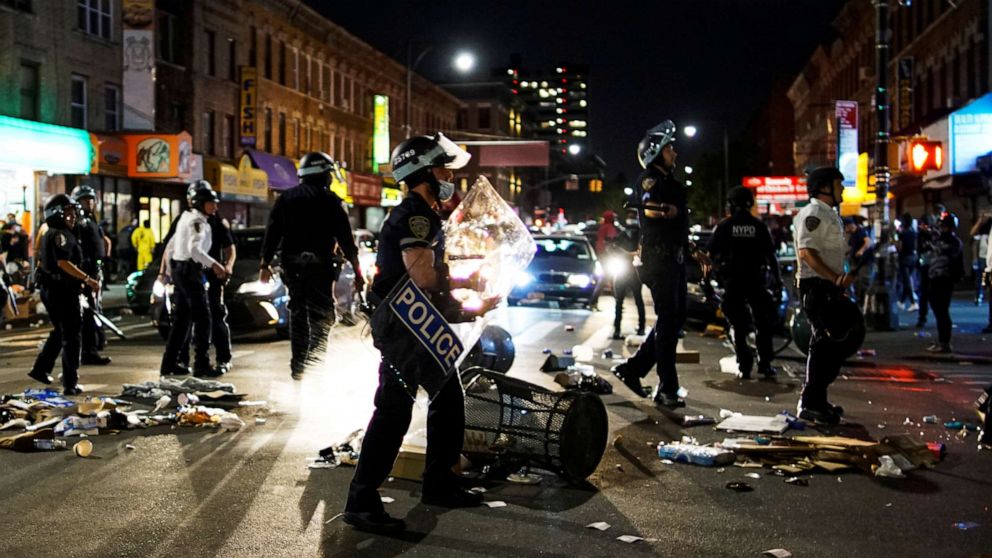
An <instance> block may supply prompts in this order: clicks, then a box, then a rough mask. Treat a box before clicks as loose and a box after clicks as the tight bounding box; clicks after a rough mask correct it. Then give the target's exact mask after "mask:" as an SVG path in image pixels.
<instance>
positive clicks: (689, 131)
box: [682, 126, 697, 138]
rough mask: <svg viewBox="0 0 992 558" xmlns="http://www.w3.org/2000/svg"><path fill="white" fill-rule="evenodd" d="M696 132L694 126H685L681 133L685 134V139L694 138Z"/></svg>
mask: <svg viewBox="0 0 992 558" xmlns="http://www.w3.org/2000/svg"><path fill="white" fill-rule="evenodd" d="M696 131H697V130H696V127H695V126H686V127H685V128H682V133H683V134H685V137H687V138H693V137H696Z"/></svg>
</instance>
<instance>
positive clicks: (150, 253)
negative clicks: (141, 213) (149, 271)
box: [131, 219, 155, 271]
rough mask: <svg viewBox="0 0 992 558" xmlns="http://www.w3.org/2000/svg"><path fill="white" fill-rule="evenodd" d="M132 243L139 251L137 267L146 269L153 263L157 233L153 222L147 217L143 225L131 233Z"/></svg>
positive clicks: (140, 269)
mask: <svg viewBox="0 0 992 558" xmlns="http://www.w3.org/2000/svg"><path fill="white" fill-rule="evenodd" d="M131 245H132V246H134V249H135V250H136V251H137V252H138V263H137V267H138V270H139V271H144V269H145V268H146V267H148V264H150V263H152V258H153V257H154V253H155V233H153V232H152V222H151V221H149V220H148V219H145V221H144V222H142V223H141V226H140V227H138V228H137V229H135V230H134V232H133V233H131Z"/></svg>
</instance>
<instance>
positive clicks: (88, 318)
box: [74, 211, 107, 363]
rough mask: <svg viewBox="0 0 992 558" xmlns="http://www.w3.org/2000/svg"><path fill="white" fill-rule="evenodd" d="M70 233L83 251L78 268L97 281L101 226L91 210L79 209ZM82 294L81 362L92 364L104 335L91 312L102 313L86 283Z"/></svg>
mask: <svg viewBox="0 0 992 558" xmlns="http://www.w3.org/2000/svg"><path fill="white" fill-rule="evenodd" d="M74 233H75V236H76V238H77V240H78V242H79V246H80V248H81V249H82V252H83V263H82V265H81V266H80V269H82V270H83V271H84V272H85V273H86V274H87V275H89V276H91V277H93V278H95V279H96V280H97V281H101V277H102V275H101V268H102V266H103V259H104V258H105V257H106V253H105V249H106V247H105V245H104V241H103V239H104V233H103V229H102V228H101V227H100V224H99V223H97V221H96V219H95V218H94V215H93V214H92V213H90V212H87V211H80V215H79V220H78V221H77V223H76V230H75V231H74ZM101 282H102V281H101ZM83 296H85V297H86V305H87V308H84V309H83V334H82V346H83V349H82V360H83V362H84V363H86V362H87V361H90V362H91V363H92V362H94V361H98V360H100V359H101V358H102V357H101V356H100V355H99V353H98V351H99V350H100V349H102V348H103V347H104V345H106V343H107V338H106V336H105V334H104V331H103V327H102V326H100V325H98V322H97V320H96V316H95V315H94V313H95V312H102V309H101V301H100V298H99V297H97V296H96V293H94V292H93V290H92V289H90V288H89V287H86V286H84V287H83Z"/></svg>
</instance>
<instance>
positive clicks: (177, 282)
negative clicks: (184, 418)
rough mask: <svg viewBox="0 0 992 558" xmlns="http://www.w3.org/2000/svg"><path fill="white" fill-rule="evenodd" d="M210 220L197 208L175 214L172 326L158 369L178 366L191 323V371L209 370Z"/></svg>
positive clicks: (172, 248) (206, 371)
mask: <svg viewBox="0 0 992 558" xmlns="http://www.w3.org/2000/svg"><path fill="white" fill-rule="evenodd" d="M211 240H212V239H211V237H210V224H209V223H208V222H207V215H206V214H204V213H202V212H201V211H199V210H197V209H192V210H189V211H185V212H183V213H182V215H180V216H179V222H178V223H177V224H176V234H175V236H173V238H172V240H171V241H170V245H171V249H170V250H169V251H168V252H170V255H171V260H170V262H169V265H170V269H171V275H172V285H173V287H174V289H173V293H172V329H171V331H170V332H169V340H168V342H167V343H166V346H165V355H164V356H163V358H162V372H163V373H171V372H172V371H174V370H176V369H177V368H178V366H177V365H178V364H179V362H180V351H181V350H182V347H183V345H185V343H186V339H187V337H188V336H189V331H190V324H191V323H192V326H193V330H192V331H193V371H194V373H195V374H196V375H198V376H199V375H205V374H209V373H210V370H211V367H210V353H209V351H210V303H209V301H208V300H207V285H206V281H207V279H206V273H213V272H212V271H211V268H212V267H213V265H214V264H216V263H217V261H216V260H215V259H213V258H212V257H210V254H209V252H210V246H211Z"/></svg>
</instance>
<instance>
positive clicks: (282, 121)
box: [279, 112, 286, 155]
mask: <svg viewBox="0 0 992 558" xmlns="http://www.w3.org/2000/svg"><path fill="white" fill-rule="evenodd" d="M279 154H280V155H285V154H286V113H284V112H280V113H279Z"/></svg>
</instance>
